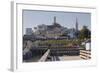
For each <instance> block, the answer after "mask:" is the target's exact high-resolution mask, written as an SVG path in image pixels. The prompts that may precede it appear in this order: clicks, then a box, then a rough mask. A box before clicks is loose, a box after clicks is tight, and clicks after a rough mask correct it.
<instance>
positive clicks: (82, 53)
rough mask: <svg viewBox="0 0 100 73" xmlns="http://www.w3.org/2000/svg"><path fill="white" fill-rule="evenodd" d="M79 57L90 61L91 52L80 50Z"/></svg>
mask: <svg viewBox="0 0 100 73" xmlns="http://www.w3.org/2000/svg"><path fill="white" fill-rule="evenodd" d="M80 57H81V58H82V59H85V60H87V59H90V58H91V51H90V50H80Z"/></svg>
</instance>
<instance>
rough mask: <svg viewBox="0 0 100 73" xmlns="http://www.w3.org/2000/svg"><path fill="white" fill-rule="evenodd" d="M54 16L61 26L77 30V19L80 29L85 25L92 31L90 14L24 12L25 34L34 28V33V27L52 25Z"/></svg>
mask: <svg viewBox="0 0 100 73" xmlns="http://www.w3.org/2000/svg"><path fill="white" fill-rule="evenodd" d="M54 16H56V22H57V23H59V24H60V25H61V26H64V27H67V28H75V24H76V19H77V21H78V27H79V29H82V27H83V26H84V25H85V26H87V27H88V28H89V29H90V30H91V14H90V13H82V12H80V13H79V12H56V11H35V10H23V34H25V32H26V28H32V29H33V31H34V27H37V25H40V24H45V25H52V23H53V21H54Z"/></svg>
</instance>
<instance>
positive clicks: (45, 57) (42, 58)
mask: <svg viewBox="0 0 100 73" xmlns="http://www.w3.org/2000/svg"><path fill="white" fill-rule="evenodd" d="M49 53H50V49H48V50H47V51H46V52H45V53H44V55H43V56H42V57H41V58H40V60H39V62H44V61H45V60H46V59H47V57H48V55H49Z"/></svg>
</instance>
